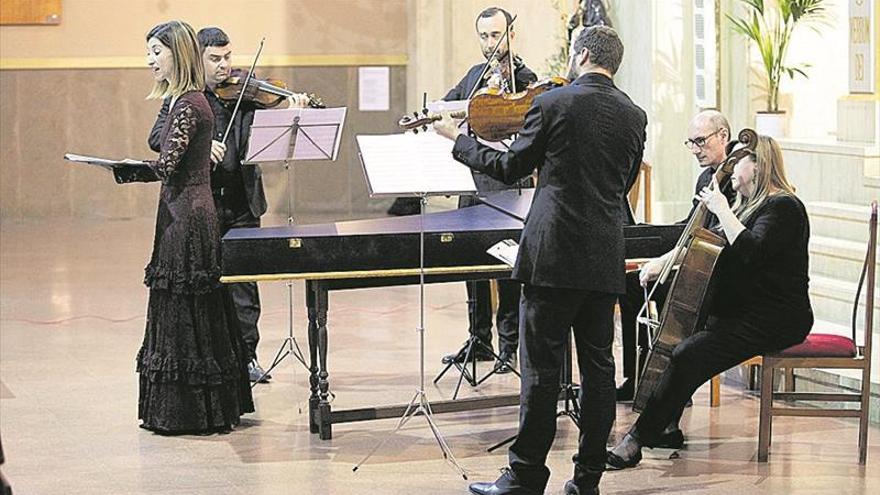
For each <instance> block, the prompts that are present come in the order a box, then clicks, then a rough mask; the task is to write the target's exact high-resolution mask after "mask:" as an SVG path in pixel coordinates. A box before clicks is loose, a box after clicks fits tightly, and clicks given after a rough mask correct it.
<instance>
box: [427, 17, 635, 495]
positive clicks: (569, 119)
mask: <svg viewBox="0 0 880 495" xmlns="http://www.w3.org/2000/svg"><path fill="white" fill-rule="evenodd" d="M622 57H623V44H622V43H621V41H620V38H619V37H618V36H617V32H616V31H614V29H612V28H609V27H606V26H594V27H590V28H587V29H585V30H583V31H582V32H581V33H580V35H579V36H578V37H577V39H576V40H575V41H574V42H573V44H572V47H571V72H572V74H571V76H572V77H577V79H576V80H575V81H574V82H573V83H572V84H570V85H568V86H564V87H561V88H558V89H554V90H551V91H549V92H547V93H544V94H542V95H540V96H538V97H537V98H535V100H534V102H533V103H532V106H531V108H530V109H529V111H528V113H527V114H526V118H525V123H524V124H523V128H522V130H521V131H520V133H519V136H518V138H517V140H516V141H514V142H513V144H512V145H511V147H510V150H508V151H507V152H501V151H496V150H493V149H491V148H489V147H487V146H483V145H481V144H479V143H477V142H476V141H475V140H474V139H473V138H470V137H468V136H465V135H462V134H461V131H459V129H458V127H457V126H456V125H455V122H454V121H453V120H452V119H451V118H449V116H448V115H446V116H445V117H444V119H443V120H441V121H439V122H437V123H435V129H436V130H437V132H438V133H440V134H442V135H444V136H446V137H449V138H451V139H455V147H454V148H453V152H452V153H453V156H454V157H455V158H456V159H457V160H458V161H460V162H462V163H464V164H465V165H467V166H469V167H471V168H473V169H476V170H479V171H481V172H484V173H486V174H488V175H491V176H493V177H496V178H498V179H501V180H503V181H505V182H508V183H510V182H513V181H514V180H516V179H518V178H520V177H525V176H527V175H529V174H530V173H531V172H532V170H533V169H534V168H535V167H537V169H538V188H537V190H536V191H535V196H534V200H533V203H532V207H531V211H530V212H529V215H528V217H527V219H526V222H525V226H524V228H523V233H522V237H521V239H520V248H519V256H518V258H517V261H516V265H515V266H514V269H513V278H514V279H515V280H518V281H520V282H522V283H523V284H524V287H523V297H522V302H521V304H520V312H521V318H520V343H521V346H520V347H521V349H520V358H521V363H520V371H521V373H522V389H521V392H520V424H519V436H518V437H517V440H516V442H514V443H513V445H512V446H511V447H510V451H509V454H508V457H509V462H510V468H509V469H507V470H505V471H504V473H503V474H502V475H501V477H499V478H498V479H497V480H496V481H495V482H494V483H474V484H472V485H471V486H470V490H471V491H472V492H473V493H477V494H499V495H500V494H539V493H543V491H544V488H545V487H546V485H547V481H548V479H549V477H550V470H549V469H548V468H547V466H546V460H547V453H548V452H549V450H550V446H551V444H552V442H553V438H554V436H555V434H556V402H557V398H558V392H559V380H560V369H561V367H562V360H563V358H564V345H565V341H566V339H568V338H570V336H569V332H570V331H573V333H574V337H575V345H576V346H577V355H578V364H579V367H580V372H581V384H582V391H581V395H580V406H581V417H580V425H579V426H580V430H581V433H580V442H579V447H578V453H577V455H575V457H574V462H575V468H574V477H573V479H572V480H570V481H569V482H567V483H566V484H565V493H567V494H585V493H589V494H597V493H599V488H598V486H599V479H600V478H601V476H602V472H603V471H604V469H605V442H606V441H607V439H608V434H609V432H610V430H611V425H612V423H613V422H614V415H615V389H614V358H613V356H612V353H611V348H612V342H613V339H614V324H613V320H614V303H615V300H616V299H617V296H618V294H621V293H623V292H624V256H625V252H624V240H623V219H624V218H625V212H624V211H623V210H624V205H625V202H624V200H623V196H624V193H625V190H626V185H627V182H628V179H629V177H630V176H631V172H632V170H633V168H634V167H638V165H639V164H640V163H641V160H642V153H643V151H644V144H645V129H646V125H647V117H646V115H645V112H644V111H643V110H642V109H641V108H639V107H638V106H636V105H635V104H634V103H633V102H632V100H630V98H629V97H628V96H627V95H626V94H625V93H623V92H622V91H620V90H619V89H617V87H615V85H614V82H613V81H612V77H613V75H614V74H615V72H617V69H618V67H619V66H620V61H621V58H622Z"/></svg>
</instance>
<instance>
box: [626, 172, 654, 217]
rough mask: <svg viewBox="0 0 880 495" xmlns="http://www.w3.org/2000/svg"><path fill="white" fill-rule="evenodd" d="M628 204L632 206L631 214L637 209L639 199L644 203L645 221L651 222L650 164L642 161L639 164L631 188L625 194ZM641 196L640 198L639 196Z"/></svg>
mask: <svg viewBox="0 0 880 495" xmlns="http://www.w3.org/2000/svg"><path fill="white" fill-rule="evenodd" d="M627 197H628V199H629V204H630V206H631V207H632V210H633V215H635V214H636V211H637V210H638V209H639V200H640V199H641V203H642V204H643V205H644V211H645V218H644V222H645V223H651V164H649V163H648V162H644V161H643V162H642V163H641V165H640V166H639V175H637V176H636V181H635V182H634V183H633V186H632V189H630V190H629V194H628V195H627ZM640 197H641V198H640Z"/></svg>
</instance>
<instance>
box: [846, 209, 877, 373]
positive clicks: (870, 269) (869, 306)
mask: <svg viewBox="0 0 880 495" xmlns="http://www.w3.org/2000/svg"><path fill="white" fill-rule="evenodd" d="M876 263H877V201H876V200H875V201H872V202H871V219H870V220H869V222H868V251H867V253H865V264H864V265H863V266H862V274H861V275H860V276H859V285H858V288H857V289H856V300H855V303H853V312H852V331H853V344H855V343H856V320H857V318H858V314H859V300H860V299H861V295H862V287H864V285H865V282H866V281H867V283H868V287H867V289H865V345H864V352H863V353H862V354H863V355H864V356H867V358H868V359H870V357H871V335H872V334H873V333H874V280H875V277H876V273H875V269H876ZM857 348H858V347H857Z"/></svg>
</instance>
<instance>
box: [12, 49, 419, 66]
mask: <svg viewBox="0 0 880 495" xmlns="http://www.w3.org/2000/svg"><path fill="white" fill-rule="evenodd" d="M251 57H252V56H250V55H236V56H234V57H233V65H234V66H237V67H240V66H250V64H251V62H252V61H253V59H252V58H251ZM408 61H409V59H408V57H407V55H406V54H402V53H401V54H385V55H345V54H340V55H264V56H262V57H261V58H260V63H259V64H258V66H259V67H328V66H329V67H340V66H361V65H388V66H402V65H406V64H407V63H408ZM146 66H147V61H146V57H145V56H138V57H58V58H52V57H41V58H11V57H9V58H6V57H4V58H0V70H40V69H141V68H144V67H146Z"/></svg>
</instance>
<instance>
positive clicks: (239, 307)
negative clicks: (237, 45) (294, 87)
mask: <svg viewBox="0 0 880 495" xmlns="http://www.w3.org/2000/svg"><path fill="white" fill-rule="evenodd" d="M198 38H199V45H201V49H202V63H203V65H204V68H205V96H206V97H207V99H208V103H209V104H210V105H211V110H212V111H213V113H214V138H213V141H212V142H211V163H212V164H213V165H214V167H213V171H212V172H211V191H212V193H213V195H214V205H215V206H216V208H217V216H218V218H219V221H220V235H221V236H223V235H226V233H227V232H228V231H229V230H230V229H233V228H242V227H259V226H260V217H261V216H262V215H263V214H264V213H266V209H267V203H266V194H265V192H264V190H263V179H262V171H261V170H260V166H259V165H257V164H253V163H247V164H245V163H242V161H243V160H244V159H245V153H247V143H248V137H249V136H250V127H251V124H252V123H253V121H254V110H256V108H255V106H254V104H253V103H251V102H248V101H245V100H242V102H241V107H240V108H239V111H238V113H237V114H236V115H235V120H234V122H233V124H232V129H231V130H230V132H229V137H228V138H227V139H226V143H225V144H224V143H222V142H221V140H222V139H223V134H224V133H225V132H226V128H227V126H228V125H229V119H230V118H231V117H232V110H233V108H234V106H235V103H234V102H231V103H230V102H226V101H223V100H221V99H220V98H218V97H217V95H216V94H215V93H214V90H215V89H216V88H217V86H218V85H219V84H221V83H223V82H224V81H226V80H227V79H228V78H229V77H231V76H232V75H240V76H241V77H245V76H246V74H245V73H244V72H246V71H240V70H238V69H232V44H231V43H230V40H229V37H228V36H227V35H226V33H225V32H223V30H222V29H220V28H217V27H206V28H204V29H202V30H200V31H199V33H198ZM290 100H291V102H290V103H291V105H292V106H295V107H305V106H306V105H307V104H308V101H309V98H308V96H307V95H305V94H295V96H293V97H291V98H290ZM167 114H168V102H167V101H166V102H165V103H164V104H163V105H162V110H161V111H160V112H159V118H158V119H157V120H156V124H155V126H154V127H153V130H152V131H151V132H150V148H152V149H153V150H154V151H158V148H159V145H160V141H159V133H160V131H161V129H162V126H163V125H164V123H165V116H166V115H167ZM229 293H230V294H231V296H232V300H233V303H234V304H235V313H236V315H237V316H238V326H239V328H240V329H241V333H242V338H243V340H244V342H245V344H246V345H247V348H248V352H249V353H250V359H249V364H248V372H249V375H250V379H251V381H254V382H255V381H257V380H259V379H260V378H261V377H262V378H263V380H262V381H263V382H264V383H265V382H266V381H268V379H269V378H271V376H263V375H264V374H265V373H264V371H263V369H262V367H261V366H260V364H259V362H258V361H257V344H258V343H259V341H260V333H259V330H258V329H257V321H258V320H259V318H260V294H259V292H258V290H257V284H256V283H255V282H244V283H238V284H230V285H229Z"/></svg>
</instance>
